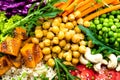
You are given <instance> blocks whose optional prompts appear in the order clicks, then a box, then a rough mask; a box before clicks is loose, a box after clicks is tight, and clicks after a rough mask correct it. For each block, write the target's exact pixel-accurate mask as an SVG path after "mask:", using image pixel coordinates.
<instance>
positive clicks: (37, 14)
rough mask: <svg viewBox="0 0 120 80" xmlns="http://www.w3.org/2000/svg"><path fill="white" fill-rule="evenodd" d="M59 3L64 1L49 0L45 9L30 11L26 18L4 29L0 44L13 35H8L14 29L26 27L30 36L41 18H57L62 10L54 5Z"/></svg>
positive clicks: (0, 36) (39, 8)
mask: <svg viewBox="0 0 120 80" xmlns="http://www.w3.org/2000/svg"><path fill="white" fill-rule="evenodd" d="M58 1H63V0H51V1H49V0H48V2H47V3H46V5H45V6H44V7H38V8H37V9H35V10H34V11H33V10H32V9H31V10H32V11H33V12H32V11H31V10H30V11H29V12H30V13H29V14H28V15H27V16H26V17H24V18H22V19H20V20H19V21H17V22H15V23H14V24H12V25H10V26H9V27H6V28H3V29H2V30H1V34H0V42H2V41H3V40H4V39H5V38H6V37H7V36H8V35H9V34H11V33H8V32H9V31H10V30H12V31H13V29H14V28H16V27H18V26H22V27H24V28H25V29H26V30H27V34H28V35H29V34H30V32H31V30H32V28H33V27H34V26H35V25H36V22H37V20H38V19H39V18H46V17H47V18H51V17H55V16H56V15H57V14H59V13H60V12H62V10H59V9H57V8H55V7H53V4H54V3H56V2H58ZM12 31H11V32H12Z"/></svg>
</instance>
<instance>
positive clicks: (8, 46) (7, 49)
mask: <svg viewBox="0 0 120 80" xmlns="http://www.w3.org/2000/svg"><path fill="white" fill-rule="evenodd" d="M20 47H21V40H20V39H17V38H12V37H7V38H6V40H5V41H3V42H2V43H1V44H0V52H2V53H5V54H10V55H13V56H17V55H18V52H19V50H20Z"/></svg>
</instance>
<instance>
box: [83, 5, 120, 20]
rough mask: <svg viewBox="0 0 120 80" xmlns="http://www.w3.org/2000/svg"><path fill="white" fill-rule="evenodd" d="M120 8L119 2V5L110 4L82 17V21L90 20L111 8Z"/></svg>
mask: <svg viewBox="0 0 120 80" xmlns="http://www.w3.org/2000/svg"><path fill="white" fill-rule="evenodd" d="M118 9H120V4H119V5H115V6H111V7H108V8H105V9H102V10H100V11H97V12H95V13H92V14H91V15H88V16H87V17H85V18H83V20H84V21H89V20H92V19H93V18H95V17H97V16H100V15H101V14H104V13H107V12H110V11H113V10H118Z"/></svg>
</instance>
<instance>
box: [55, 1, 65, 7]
mask: <svg viewBox="0 0 120 80" xmlns="http://www.w3.org/2000/svg"><path fill="white" fill-rule="evenodd" d="M63 4H65V2H59V3H56V4H54V7H59V6H61V5H63Z"/></svg>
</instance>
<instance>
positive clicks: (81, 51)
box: [79, 45, 86, 54]
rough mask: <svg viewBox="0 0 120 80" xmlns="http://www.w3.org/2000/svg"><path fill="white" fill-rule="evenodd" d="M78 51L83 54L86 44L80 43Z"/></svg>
mask: <svg viewBox="0 0 120 80" xmlns="http://www.w3.org/2000/svg"><path fill="white" fill-rule="evenodd" d="M79 52H80V53H82V54H84V53H85V52H86V46H83V45H81V46H80V47H79Z"/></svg>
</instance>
